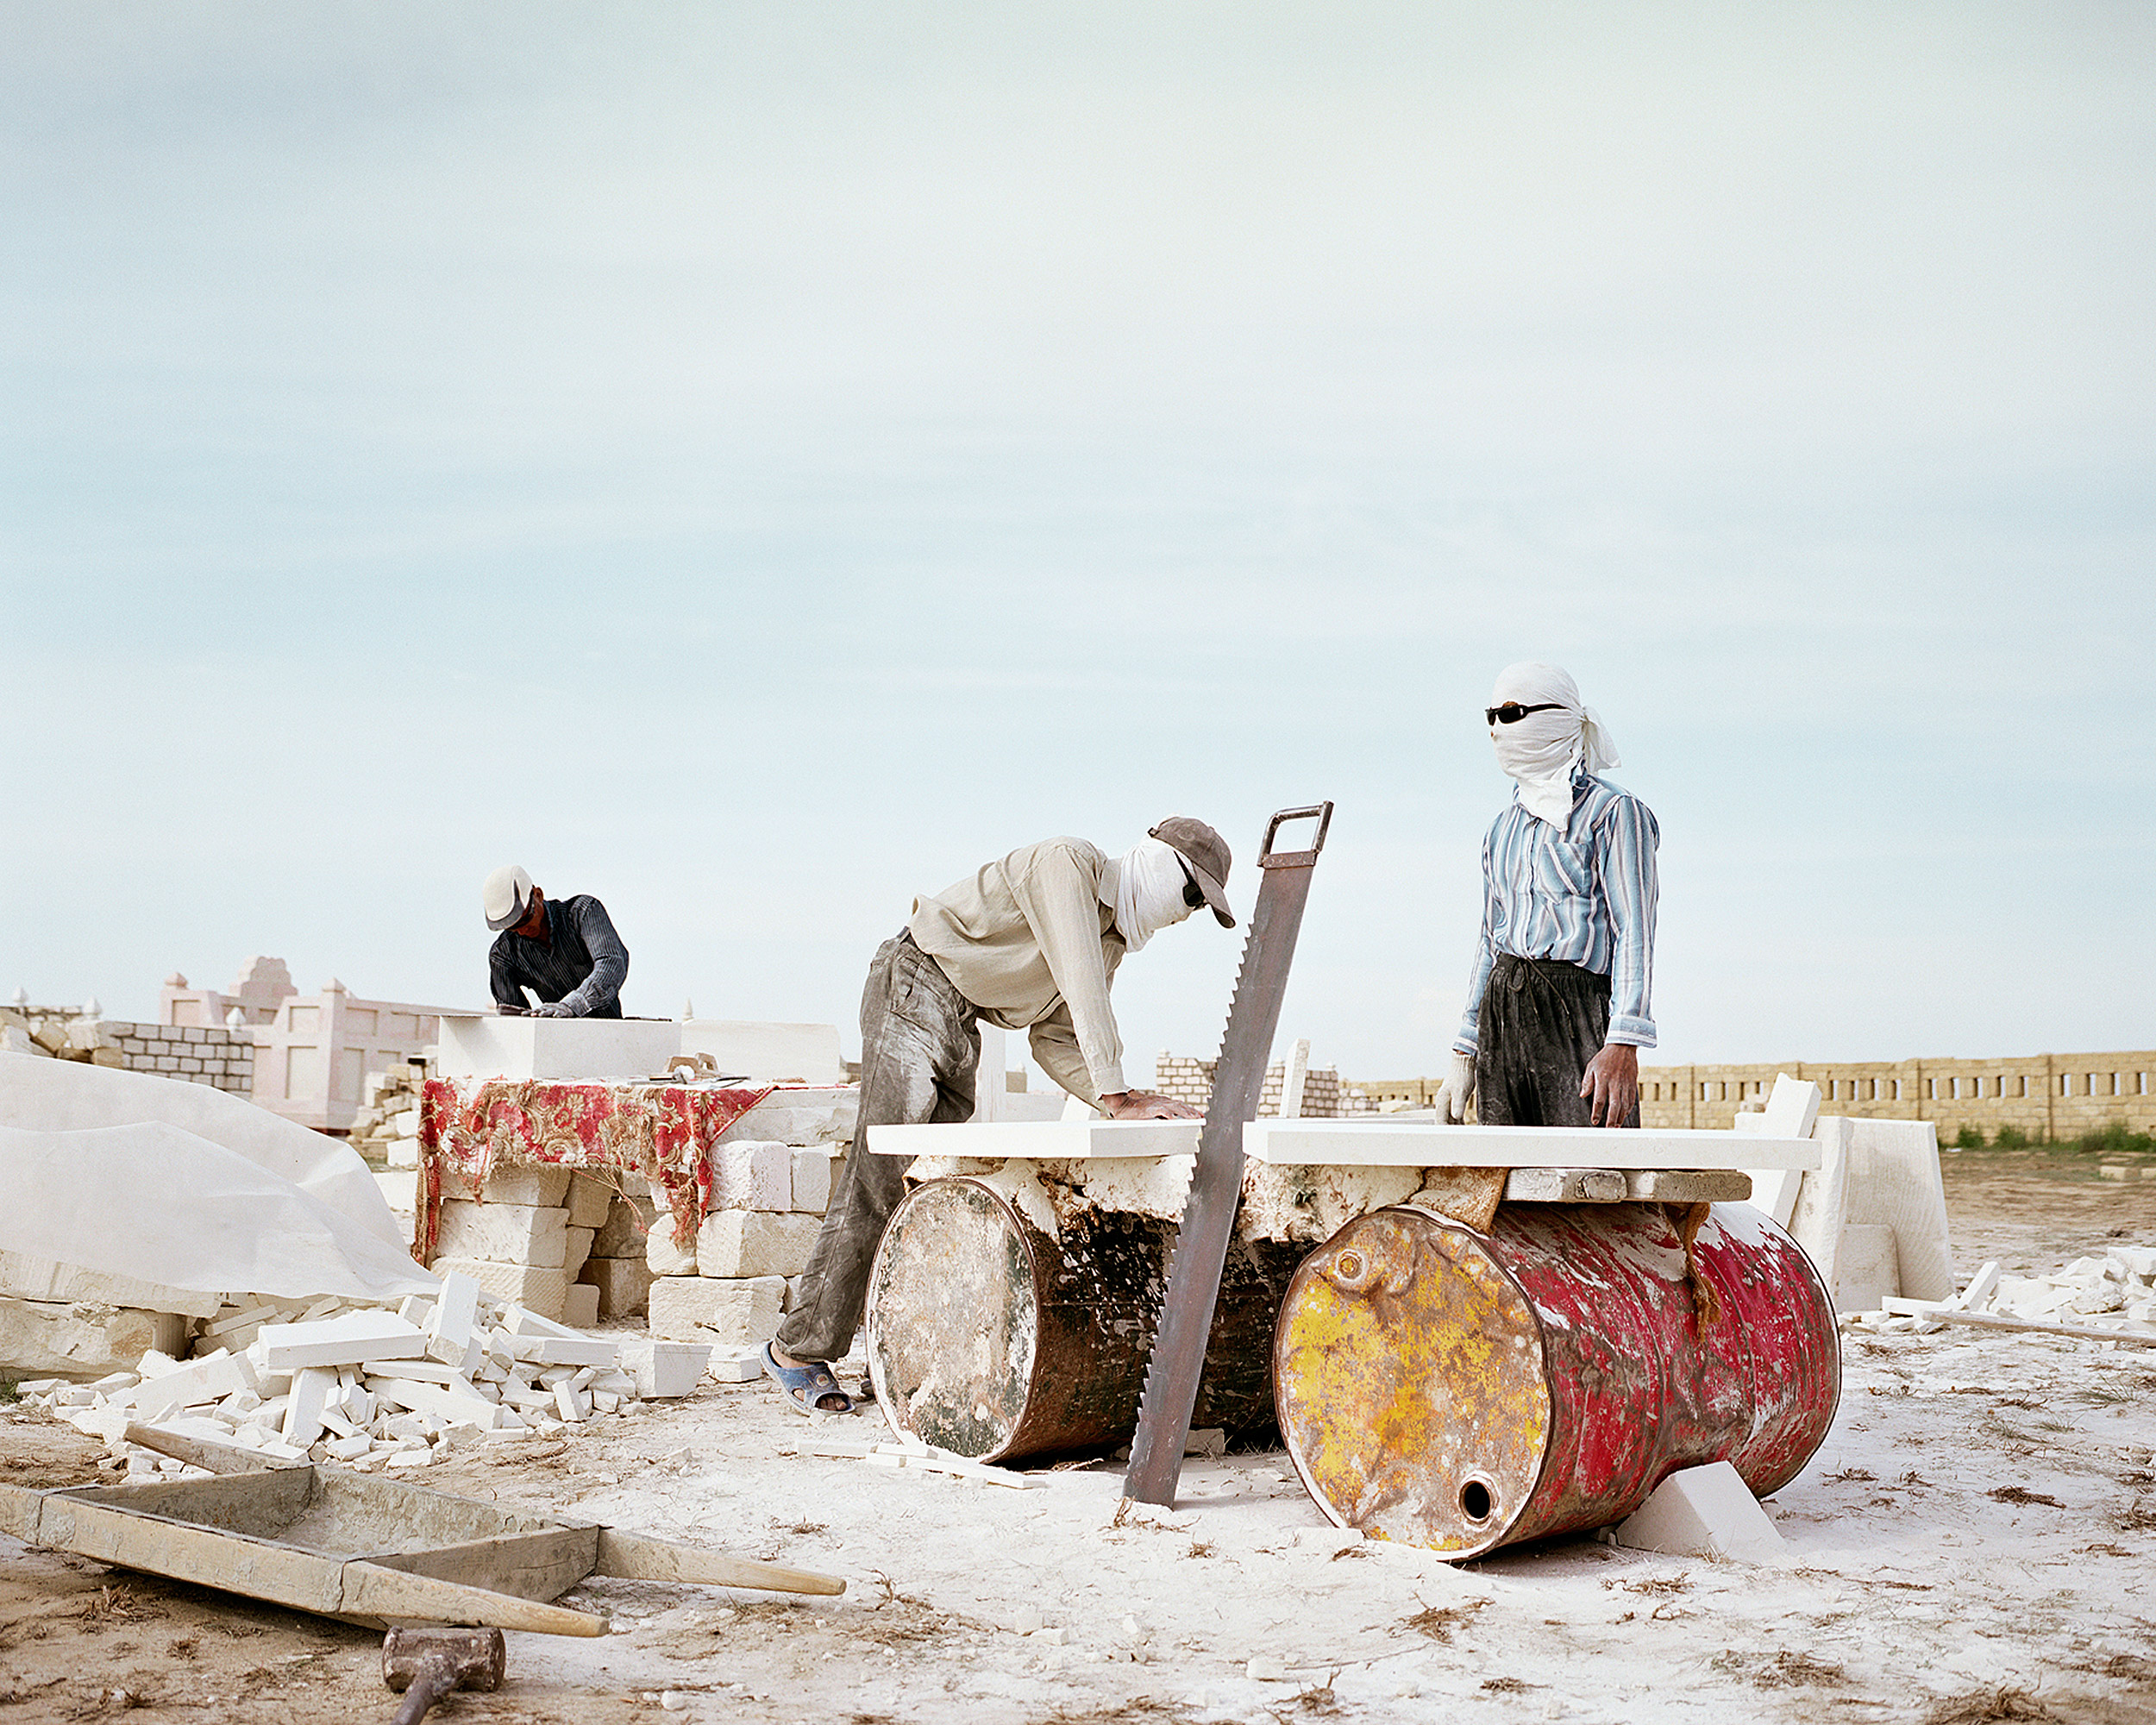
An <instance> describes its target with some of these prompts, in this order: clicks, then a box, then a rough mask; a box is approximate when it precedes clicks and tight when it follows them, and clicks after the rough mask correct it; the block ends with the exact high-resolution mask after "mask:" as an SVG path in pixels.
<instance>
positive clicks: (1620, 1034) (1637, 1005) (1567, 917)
mask: <svg viewBox="0 0 2156 1725" xmlns="http://www.w3.org/2000/svg"><path fill="white" fill-rule="evenodd" d="M1661 837H1662V830H1661V828H1660V827H1658V825H1656V824H1655V819H1654V816H1653V814H1652V812H1650V811H1649V809H1648V807H1647V806H1646V805H1645V803H1643V802H1641V801H1640V800H1639V798H1637V797H1635V796H1634V795H1633V793H1631V792H1630V791H1627V790H1623V789H1620V787H1617V786H1615V785H1613V784H1611V783H1610V782H1609V781H1608V780H1606V779H1598V778H1595V776H1594V775H1591V774H1589V773H1586V772H1583V771H1580V770H1577V769H1575V771H1574V773H1573V775H1572V815H1571V819H1570V820H1568V821H1567V822H1566V823H1565V826H1564V831H1562V832H1559V831H1557V828H1556V827H1554V826H1552V825H1550V823H1549V822H1548V821H1546V820H1542V819H1538V818H1537V817H1535V816H1534V815H1532V814H1530V813H1529V812H1527V809H1526V806H1525V805H1524V804H1522V803H1521V802H1520V793H1519V792H1517V791H1514V793H1513V801H1512V806H1511V807H1509V808H1507V810H1506V811H1505V812H1503V813H1502V814H1501V815H1499V816H1498V817H1497V819H1495V821H1493V822H1492V823H1491V824H1490V829H1489V836H1488V837H1486V838H1484V839H1483V840H1482V938H1481V939H1480V940H1479V941H1478V942H1477V943H1476V948H1475V969H1474V970H1473V972H1472V973H1471V974H1470V975H1469V977H1468V982H1467V1012H1466V1013H1465V1015H1464V1016H1463V1018H1462V1019H1461V1020H1460V1033H1459V1034H1458V1035H1457V1037H1455V1038H1453V1039H1452V1045H1453V1046H1454V1047H1455V1048H1457V1049H1459V1050H1460V1051H1463V1053H1468V1054H1472V1053H1474V1052H1475V1050H1476V1020H1477V1019H1478V1018H1479V1017H1480V1016H1481V1013H1482V989H1483V987H1484V985H1485V984H1487V983H1488V982H1489V972H1490V967H1491V965H1493V964H1495V963H1496V962H1497V955H1498V954H1499V953H1501V952H1503V953H1510V954H1511V955H1512V956H1513V957H1515V958H1561V959H1563V960H1564V961H1565V962H1566V963H1571V964H1576V965H1578V966H1579V967H1580V968H1581V969H1583V970H1592V971H1594V972H1595V974H1596V975H1602V976H1607V977H1608V978H1609V1038H1608V1039H1609V1040H1610V1041H1611V1042H1621V1043H1629V1044H1632V1045H1633V1047H1635V1048H1652V1047H1653V1046H1654V1044H1655V1030H1654V1019H1653V1017H1652V1015H1651V1008H1650V1006H1649V1002H1648V993H1649V989H1650V987H1651V983H1652V981H1653V974H1654V913H1655V901H1656V899H1657V897H1658V894H1659V891H1660V888H1659V886H1658V882H1657V880H1656V877H1655V868H1654V849H1655V846H1656V845H1657V844H1659V843H1660V842H1661Z"/></svg>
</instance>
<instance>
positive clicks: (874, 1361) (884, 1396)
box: [862, 1174, 1041, 1464]
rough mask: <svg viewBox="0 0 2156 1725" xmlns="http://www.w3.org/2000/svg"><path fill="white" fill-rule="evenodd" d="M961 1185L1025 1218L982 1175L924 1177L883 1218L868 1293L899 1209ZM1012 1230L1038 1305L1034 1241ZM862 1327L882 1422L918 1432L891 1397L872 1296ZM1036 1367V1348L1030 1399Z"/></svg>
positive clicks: (998, 1451)
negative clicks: (939, 1190) (908, 1425)
mask: <svg viewBox="0 0 2156 1725" xmlns="http://www.w3.org/2000/svg"><path fill="white" fill-rule="evenodd" d="M961 1186H962V1187H967V1188H969V1189H972V1190H973V1191H975V1192H978V1193H979V1194H980V1195H981V1196H982V1197H984V1198H986V1199H987V1201H989V1203H990V1204H991V1205H993V1207H994V1208H997V1209H999V1210H1000V1211H1001V1212H1002V1213H1003V1214H1004V1217H1005V1220H1006V1222H1008V1221H1011V1220H1024V1219H1023V1217H1022V1216H1020V1214H1019V1212H1018V1208H1017V1207H1016V1206H1015V1205H1013V1204H1012V1202H1011V1201H1010V1200H1009V1199H1008V1198H1006V1196H1005V1195H1003V1194H1002V1193H1000V1192H999V1191H997V1190H996V1189H995V1188H994V1187H993V1186H991V1185H989V1184H988V1183H987V1182H986V1181H985V1180H983V1179H981V1177H980V1176H978V1175H974V1174H945V1175H939V1176H937V1178H935V1179H933V1180H924V1181H922V1182H921V1183H920V1184H919V1185H918V1186H916V1187H915V1188H914V1189H912V1191H910V1192H908V1193H907V1194H906V1195H905V1196H904V1197H903V1198H901V1199H899V1201H898V1202H897V1203H896V1204H894V1205H893V1206H892V1207H891V1214H890V1215H889V1217H888V1218H887V1219H886V1220H885V1222H884V1225H883V1233H882V1234H881V1237H880V1238H879V1239H877V1241H876V1251H875V1256H874V1257H873V1258H870V1259H869V1260H868V1288H869V1291H870V1292H871V1294H873V1293H874V1289H875V1286H876V1272H877V1271H878V1270H881V1269H882V1267H883V1253H884V1248H885V1247H886V1246H887V1245H889V1244H890V1243H891V1241H892V1239H893V1238H895V1233H896V1231H895V1230H894V1229H893V1226H892V1224H893V1223H894V1222H896V1221H897V1220H899V1214H900V1212H902V1211H904V1210H905V1209H906V1208H908V1207H909V1206H910V1205H912V1204H913V1203H914V1202H915V1201H918V1200H919V1199H920V1198H921V1196H922V1195H923V1194H924V1193H927V1192H933V1191H935V1190H936V1189H937V1188H939V1187H961ZM1014 1232H1015V1233H1017V1234H1018V1240H1019V1242H1020V1244H1021V1245H1024V1246H1025V1270H1026V1275H1027V1277H1029V1279H1030V1280H1031V1283H1032V1289H1033V1298H1034V1301H1035V1303H1036V1305H1037V1304H1038V1302H1039V1300H1040V1286H1041V1283H1040V1274H1041V1272H1040V1264H1038V1262H1037V1260H1036V1259H1035V1258H1034V1256H1033V1242H1032V1241H1031V1239H1027V1238H1026V1231H1025V1229H1024V1228H1022V1227H1021V1228H1018V1229H1016V1230H1014ZM862 1333H863V1338H864V1341H865V1345H866V1347H865V1351H866V1352H867V1353H868V1381H869V1383H872V1384H874V1386H875V1392H876V1406H877V1408H878V1409H879V1410H880V1411H881V1413H882V1415H883V1421H884V1424H886V1425H887V1426H888V1427H890V1428H891V1430H892V1433H893V1435H895V1436H897V1437H899V1438H901V1439H903V1438H906V1437H908V1436H918V1433H908V1432H906V1430H905V1429H904V1427H901V1426H900V1425H899V1419H898V1414H897V1412H896V1408H895V1404H894V1403H893V1400H892V1397H891V1389H890V1384H889V1382H888V1380H887V1377H886V1376H885V1374H884V1370H883V1353H882V1350H881V1348H879V1347H878V1346H876V1322H875V1302H874V1300H873V1299H871V1300H870V1301H869V1302H868V1305H867V1308H865V1309H864V1310H863V1312H862ZM1038 1371H1040V1358H1039V1354H1038V1352H1037V1351H1036V1352H1035V1356H1034V1359H1033V1364H1032V1367H1031V1370H1030V1371H1028V1372H1027V1374H1026V1380H1025V1393H1026V1396H1027V1397H1028V1398H1029V1399H1031V1396H1032V1394H1033V1390H1034V1386H1035V1383H1036V1377H1035V1374H1037V1372H1038ZM1017 1435H1018V1432H1017V1428H1015V1427H1014V1428H1013V1430H1012V1438H1013V1439H1015V1438H1016V1437H1017ZM1010 1450H1011V1446H1010V1444H1009V1443H1007V1442H1006V1443H1004V1444H1001V1445H999V1446H997V1447H996V1448H994V1449H993V1450H990V1451H989V1452H987V1453H986V1454H985V1455H981V1456H976V1457H974V1458H973V1459H974V1460H975V1461H979V1462H981V1463H983V1464H987V1463H989V1462H993V1461H994V1460H995V1459H996V1458H998V1457H1000V1456H1004V1455H1007V1454H1009V1453H1010Z"/></svg>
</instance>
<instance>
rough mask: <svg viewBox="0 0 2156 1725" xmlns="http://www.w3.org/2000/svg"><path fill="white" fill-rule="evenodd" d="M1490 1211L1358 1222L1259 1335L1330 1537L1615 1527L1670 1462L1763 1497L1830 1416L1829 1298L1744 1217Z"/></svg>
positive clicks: (1749, 1211)
mask: <svg viewBox="0 0 2156 1725" xmlns="http://www.w3.org/2000/svg"><path fill="white" fill-rule="evenodd" d="M1693 1258H1694V1259H1695V1262H1696V1264H1697V1265H1698V1270H1699V1274H1700V1277H1701V1278H1702V1281H1703V1282H1704V1283H1706V1284H1707V1286H1708V1289H1710V1290H1711V1292H1712V1295H1713V1296H1714V1297H1713V1300H1712V1302H1711V1304H1712V1306H1713V1308H1714V1310H1713V1312H1712V1315H1711V1316H1708V1317H1707V1318H1706V1319H1704V1320H1702V1303H1706V1302H1701V1301H1700V1300H1699V1299H1697V1298H1695V1290H1694V1288H1693V1285H1692V1283H1691V1280H1690V1278H1689V1276H1688V1273H1687V1264H1686V1258H1685V1251H1684V1245H1683V1239H1681V1238H1680V1236H1679V1234H1678V1233H1677V1226H1676V1225H1675V1222H1674V1220H1673V1218H1672V1214H1671V1213H1670V1212H1668V1211H1665V1210H1664V1208H1663V1207H1662V1206H1660V1205H1656V1204H1507V1205H1505V1206H1504V1207H1502V1208H1500V1209H1499V1211H1498V1212H1497V1215H1496V1218H1495V1220H1494V1222H1493V1223H1492V1225H1491V1227H1490V1231H1489V1233H1476V1232H1475V1231H1474V1230H1472V1229H1470V1228H1467V1227H1464V1226H1461V1225H1460V1224H1459V1223H1457V1222H1454V1221H1451V1220H1447V1219H1446V1218H1445V1217H1443V1216H1440V1215H1438V1214H1434V1213H1433V1212H1431V1211H1427V1210H1421V1209H1416V1208H1412V1207H1402V1208H1395V1209H1388V1210H1379V1211H1375V1212H1373V1213H1372V1214H1369V1215H1367V1216H1362V1217H1359V1218H1357V1220H1354V1221H1352V1222H1351V1223H1349V1224H1348V1226H1345V1227H1344V1228H1342V1229H1341V1230H1340V1232H1339V1233H1337V1234H1335V1235H1334V1236H1333V1237H1332V1239H1330V1240H1328V1241H1326V1244H1325V1245H1322V1246H1320V1247H1319V1249H1318V1250H1317V1251H1314V1252H1313V1253H1311V1255H1310V1256H1309V1257H1308V1258H1307V1259H1305V1260H1304V1262H1303V1264H1302V1265H1301V1267H1300V1269H1298V1270H1296V1272H1295V1274H1294V1278H1293V1280H1292V1282H1291V1283H1289V1286H1288V1298H1287V1301H1286V1302H1285V1304H1284V1305H1283V1306H1282V1309H1281V1315H1280V1323H1279V1327H1278V1328H1277V1330H1276V1331H1275V1335H1274V1339H1273V1370H1274V1383H1275V1396H1276V1399H1277V1403H1278V1410H1279V1415H1280V1425H1281V1431H1282V1435H1283V1437H1284V1438H1285V1440H1286V1442H1287V1446H1288V1454H1289V1455H1290V1456H1291V1457H1292V1458H1293V1459H1294V1465H1295V1467H1296V1469H1297V1471H1299V1472H1300V1474H1301V1475H1302V1478H1303V1483H1304V1484H1306V1485H1307V1486H1308V1488H1309V1490H1310V1495H1311V1496H1313V1498H1315V1499H1316V1500H1317V1502H1318V1504H1319V1508H1321V1509H1323V1510H1324V1511H1325V1513H1326V1515H1329V1516H1330V1517H1332V1520H1333V1521H1336V1522H1338V1523H1339V1524H1340V1525H1341V1526H1342V1527H1359V1528H1361V1529H1362V1530H1363V1532H1364V1533H1365V1534H1370V1535H1372V1536H1374V1537H1378V1538H1383V1539H1388V1540H1401V1541H1404V1542H1406V1543H1408V1544H1413V1545H1418V1546H1429V1547H1430V1548H1431V1549H1432V1550H1434V1551H1438V1552H1442V1553H1445V1555H1446V1556H1448V1557H1453V1558H1462V1559H1464V1558H1471V1557H1475V1556H1477V1555H1478V1554H1480V1553H1484V1552H1488V1551H1490V1550H1492V1549H1493V1548H1495V1547H1496V1546H1504V1545H1511V1544H1514V1543H1517V1542H1518V1541H1520V1540H1532V1539H1536V1538H1539V1537H1541V1536H1544V1535H1547V1534H1564V1533H1571V1532H1576V1531H1579V1530H1582V1529H1585V1528H1589V1527H1603V1526H1606V1525H1608V1523H1610V1522H1613V1521H1618V1520H1620V1519H1621V1518H1622V1517H1624V1516H1626V1515H1630V1514H1631V1513H1632V1512H1633V1510H1635V1509H1638V1508H1639V1506H1640V1504H1641V1503H1643V1502H1645V1501H1646V1497H1647V1495H1648V1494H1649V1493H1650V1492H1651V1491H1652V1490H1654V1488H1655V1487H1656V1486H1657V1485H1658V1484H1660V1483H1661V1482H1662V1480H1663V1479H1664V1477H1666V1476H1667V1475H1669V1474H1670V1473H1672V1472H1674V1471H1677V1469H1679V1468H1683V1467H1693V1466H1697V1465H1702V1464H1704V1463H1708V1462H1715V1461H1727V1462H1731V1463H1733V1464H1734V1465H1735V1466H1736V1469H1737V1471H1738V1472H1739V1474H1741V1475H1742V1476H1743V1477H1744V1481H1745V1484H1747V1485H1748V1486H1750V1487H1751V1488H1752V1491H1753V1492H1754V1493H1755V1494H1756V1495H1758V1496H1762V1497H1764V1496H1767V1495H1768V1494H1769V1493H1771V1492H1772V1491H1775V1490H1778V1489H1779V1488H1780V1487H1782V1486H1783V1485H1784V1484H1788V1482H1789V1481H1790V1480H1791V1479H1794V1478H1795V1477H1796V1475H1797V1473H1798V1471H1800V1470H1801V1469H1802V1467H1803V1465H1804V1464H1805V1463H1806V1462H1807V1461H1808V1459H1810V1458H1811V1455H1812V1452H1814V1450H1816V1449H1817V1448H1818V1447H1819V1446H1820V1444H1821V1441H1822V1440H1824V1439H1825V1437H1826V1435H1827V1427H1829V1426H1831V1425H1832V1424H1833V1418H1834V1408H1835V1405H1836V1403H1837V1402H1839V1399H1840V1396H1841V1356H1840V1350H1839V1344H1838V1340H1837V1335H1836V1331H1835V1326H1834V1308H1833V1300H1832V1299H1831V1298H1830V1297H1829V1295H1828V1294H1827V1289H1826V1287H1825V1285H1824V1284H1823V1283H1821V1280H1820V1277H1819V1272H1818V1271H1817V1270H1814V1268H1813V1267H1812V1263H1811V1260H1810V1259H1809V1258H1807V1257H1806V1256H1805V1255H1804V1251H1803V1249H1802V1247H1801V1246H1799V1245H1797V1244H1796V1241H1795V1240H1793V1239H1790V1238H1789V1235H1788V1234H1786V1233H1783V1231H1782V1230H1781V1229H1780V1228H1778V1227H1777V1226H1775V1225H1774V1223H1773V1221H1772V1220H1770V1219H1769V1218H1768V1217H1767V1216H1765V1215H1764V1214H1762V1213H1761V1212H1759V1211H1758V1210H1756V1209H1753V1208H1752V1207H1751V1206H1750V1205H1745V1204H1717V1205H1715V1206H1714V1207H1713V1208H1712V1209H1711V1210H1710V1211H1709V1212H1708V1216H1707V1218H1706V1220H1704V1221H1703V1222H1702V1225H1701V1226H1700V1228H1699V1231H1698V1233H1697V1235H1696V1236H1695V1239H1694V1242H1693Z"/></svg>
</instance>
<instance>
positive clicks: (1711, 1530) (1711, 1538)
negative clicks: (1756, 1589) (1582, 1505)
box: [1617, 1461, 1787, 1564]
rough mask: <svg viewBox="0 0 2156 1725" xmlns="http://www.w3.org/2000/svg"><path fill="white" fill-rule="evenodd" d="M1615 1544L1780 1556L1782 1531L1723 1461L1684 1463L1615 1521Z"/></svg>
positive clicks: (1751, 1559)
mask: <svg viewBox="0 0 2156 1725" xmlns="http://www.w3.org/2000/svg"><path fill="white" fill-rule="evenodd" d="M1617 1543H1618V1544H1619V1545H1620V1546H1632V1547H1633V1549H1634V1550H1635V1551H1645V1552H1667V1553H1670V1555H1671V1556H1673V1557H1693V1558H1719V1559H1724V1560H1726V1561H1734V1562H1738V1563H1753V1564H1771V1563H1776V1562H1778V1561H1781V1560H1783V1559H1784V1558H1785V1557H1786V1554H1787V1547H1786V1546H1784V1545H1783V1541H1782V1534H1781V1532H1780V1530H1779V1529H1778V1528H1777V1527H1775V1525H1774V1523H1773V1522H1772V1521H1771V1520H1769V1519H1768V1516H1767V1512H1766V1511H1765V1510H1764V1509H1761V1508H1760V1507H1759V1500H1758V1498H1756V1497H1754V1496H1752V1492H1751V1490H1750V1488H1749V1487H1747V1486H1746V1485H1745V1483H1744V1479H1743V1477H1741V1476H1740V1475H1739V1473H1738V1471H1737V1470H1736V1469H1735V1468H1734V1467H1733V1466H1731V1465H1730V1464H1729V1463H1727V1462H1726V1461H1717V1462H1709V1463H1708V1465H1706V1466H1704V1467H1688V1468H1682V1469H1680V1470H1678V1471H1677V1472H1675V1473H1673V1474H1671V1475H1670V1477H1668V1478H1667V1479H1665V1480H1664V1481H1663V1482H1662V1484H1659V1485H1658V1486H1656V1487H1655V1489H1654V1493H1653V1495H1652V1496H1650V1497H1649V1498H1648V1499H1647V1501H1646V1502H1645V1503H1643V1504H1642V1505H1640V1507H1639V1510H1638V1511H1637V1512H1636V1513H1635V1514H1633V1515H1630V1516H1627V1517H1626V1519H1625V1520H1624V1521H1620V1522H1619V1523H1618V1525H1617Z"/></svg>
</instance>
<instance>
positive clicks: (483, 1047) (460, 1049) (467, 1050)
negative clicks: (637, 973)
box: [436, 1013, 681, 1082]
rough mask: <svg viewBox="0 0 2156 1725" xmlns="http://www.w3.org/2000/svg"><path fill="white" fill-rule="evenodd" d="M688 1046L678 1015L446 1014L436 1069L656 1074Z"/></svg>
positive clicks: (571, 1075)
mask: <svg viewBox="0 0 2156 1725" xmlns="http://www.w3.org/2000/svg"><path fill="white" fill-rule="evenodd" d="M680 1051H681V1026H680V1025H678V1024H676V1023H675V1022H674V1020H673V1019H539V1018H507V1019H505V1018H496V1017H493V1016H491V1015H484V1014H473V1015H472V1016H470V1017H467V1016H465V1015H464V1014H462V1013H444V1014H443V1015H442V1042H441V1051H440V1055H439V1057H438V1063H437V1067H436V1069H437V1070H438V1071H439V1072H440V1073H441V1075H442V1076H443V1077H444V1078H507V1079H511V1080H515V1081H519V1082H521V1081H523V1080H526V1079H540V1080H561V1081H563V1082H570V1081H574V1080H578V1079H586V1078H649V1077H652V1076H655V1075H656V1074H659V1073H661V1072H664V1071H665V1070H666V1067H667V1062H668V1061H669V1060H671V1059H673V1058H674V1056H675V1055H676V1054H678V1053H680Z"/></svg>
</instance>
